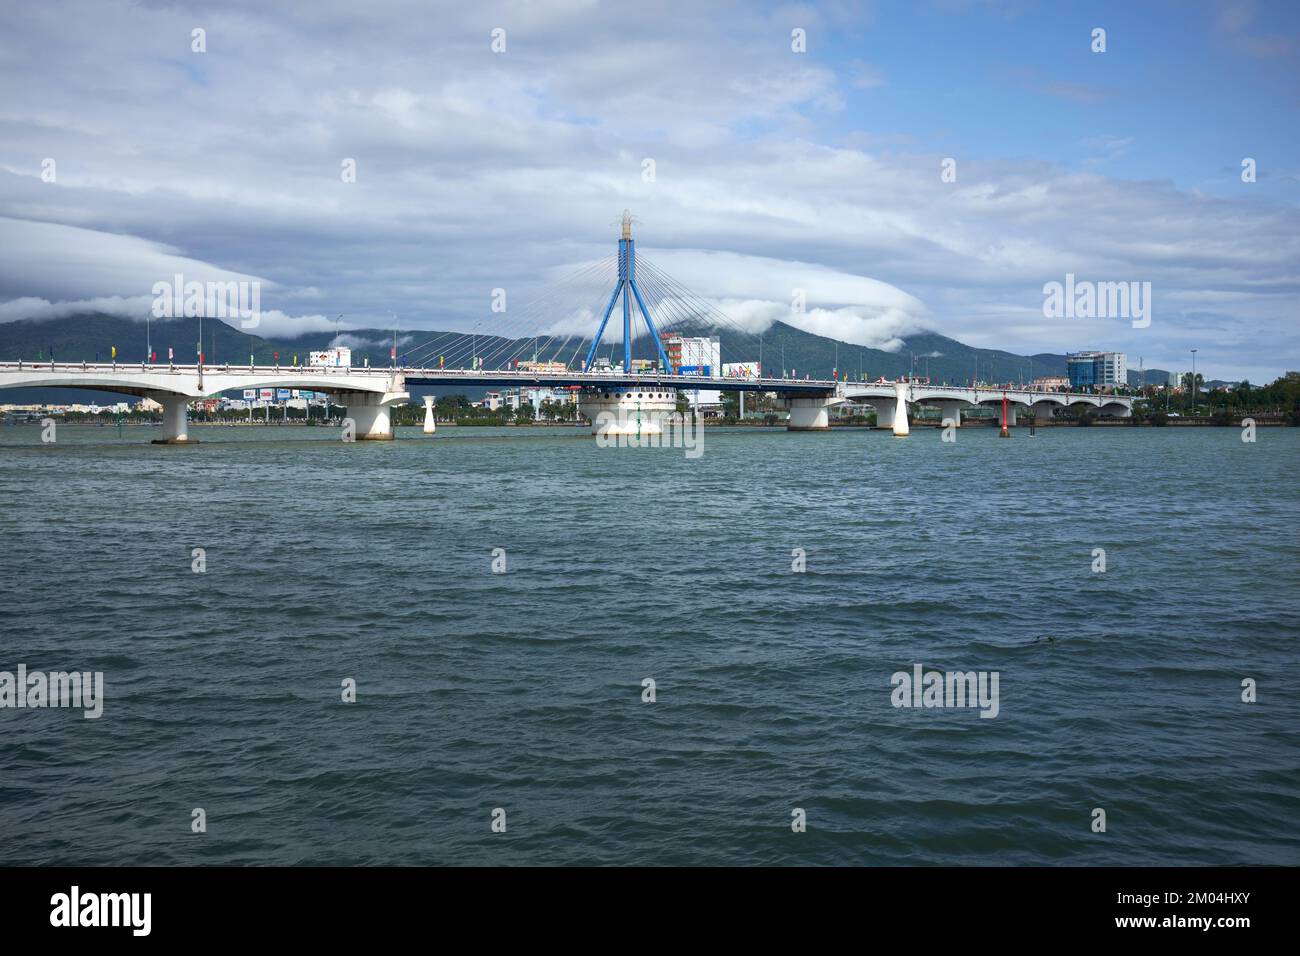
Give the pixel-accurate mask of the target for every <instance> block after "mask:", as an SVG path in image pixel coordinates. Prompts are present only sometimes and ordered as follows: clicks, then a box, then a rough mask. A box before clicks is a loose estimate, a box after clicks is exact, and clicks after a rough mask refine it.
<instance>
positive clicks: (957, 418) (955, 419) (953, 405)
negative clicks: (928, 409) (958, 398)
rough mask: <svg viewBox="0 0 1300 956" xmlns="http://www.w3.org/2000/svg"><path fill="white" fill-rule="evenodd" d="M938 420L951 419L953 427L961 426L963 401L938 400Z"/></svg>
mask: <svg viewBox="0 0 1300 956" xmlns="http://www.w3.org/2000/svg"><path fill="white" fill-rule="evenodd" d="M938 404H939V418H940V420H945V419H951V420H952V424H953V427H954V428H961V408H962V406H963V405H965V404H966V403H965V402H939V403H938Z"/></svg>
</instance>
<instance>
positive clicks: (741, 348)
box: [0, 212, 1132, 444]
mask: <svg viewBox="0 0 1300 956" xmlns="http://www.w3.org/2000/svg"><path fill="white" fill-rule="evenodd" d="M602 287H603V288H602ZM611 287H612V292H608V291H607V290H609V289H610V288H611ZM593 289H601V291H600V293H599V295H600V300H601V301H602V302H603V303H604V305H603V309H600V307H599V306H598V307H597V309H600V311H599V315H600V319H599V322H598V323H596V324H595V327H594V329H592V331H591V332H590V334H588V333H586V332H583V331H581V330H582V329H584V328H591V326H592V324H593V323H594V320H595V317H596V315H597V314H598V313H597V309H591V308H590V307H589V306H587V305H580V304H575V303H581V302H583V301H584V297H585V298H586V299H587V300H590V297H591V294H592V291H593ZM606 295H608V298H606ZM616 309H617V310H618V312H617V313H616V311H615V310H616ZM615 315H617V316H618V319H621V321H616V322H615V323H614V324H613V325H611V323H610V319H611V317H614V316H615ZM480 330H481V331H480ZM607 331H608V333H609V334H606V333H607ZM669 331H671V334H672V336H673V338H671V339H670V338H669V337H668V336H669ZM480 336H481V337H482V342H481V343H480ZM699 337H703V338H704V339H705V340H706V342H707V345H708V350H709V359H708V362H707V364H705V365H702V364H701V363H699V362H698V361H697V360H696V361H692V363H691V364H690V365H689V366H688V365H687V363H686V362H685V361H682V355H680V354H679V355H678V360H677V361H675V360H674V358H673V357H672V354H671V353H672V352H673V347H672V343H682V342H684V341H690V340H692V339H698V338H699ZM530 339H531V341H530ZM480 346H481V347H480ZM530 346H531V349H530ZM616 346H617V347H618V351H619V352H621V356H620V359H621V360H620V361H619V362H618V363H617V364H615V363H614V361H613V359H614V357H615V347H616ZM604 347H608V354H607V355H606V356H602V355H601V350H602V348H604ZM679 347H680V346H679ZM526 353H530V357H529V358H528V359H527V360H524V359H523V358H522V356H523V355H524V354H526ZM728 360H729V361H728ZM761 362H762V339H761V337H760V336H758V335H757V334H756V333H755V332H754V331H753V330H750V329H746V328H744V327H743V326H742V325H741V324H740V323H738V322H737V321H736V320H734V319H733V318H732V317H730V316H728V315H727V314H725V313H724V312H722V311H721V310H719V309H718V308H717V307H716V306H714V305H713V304H712V303H710V302H708V301H707V300H705V299H704V298H702V297H701V296H699V295H696V294H695V293H694V292H692V291H691V290H689V289H688V288H686V287H685V286H683V285H682V284H681V283H680V282H677V281H676V280H674V279H673V278H672V277H671V276H669V275H668V274H667V273H665V272H664V271H663V270H661V269H659V268H657V267H656V266H654V265H653V264H652V263H650V262H647V261H646V260H645V259H642V258H639V257H638V256H637V253H636V245H635V241H634V240H633V238H632V219H631V216H630V215H629V214H628V213H626V212H624V214H623V220H622V235H621V237H620V239H619V246H618V253H617V255H616V256H613V257H609V258H606V259H603V260H600V261H598V262H593V263H588V264H587V265H585V266H583V267H582V268H580V269H579V270H577V271H576V272H575V273H572V274H571V275H570V276H568V277H566V278H565V279H564V280H562V281H560V282H557V283H554V284H552V285H551V286H550V287H548V288H547V289H546V291H545V292H544V293H543V294H542V295H541V296H539V297H537V298H536V299H534V300H533V301H532V302H530V303H528V304H527V305H526V306H525V307H524V308H523V309H522V310H517V311H516V312H514V313H506V312H502V313H500V314H495V315H494V316H493V317H492V318H491V319H485V320H483V321H482V322H480V323H479V324H478V325H477V326H475V327H474V329H473V330H471V331H470V332H468V333H466V332H458V333H445V334H443V335H441V336H437V337H435V338H433V339H431V340H429V341H426V342H423V343H420V344H418V345H416V346H414V347H411V348H408V349H406V350H405V351H404V352H402V353H401V354H400V355H399V354H398V352H397V349H396V347H394V350H393V355H392V364H391V365H390V366H389V367H387V368H378V367H373V368H372V367H366V368H350V367H337V366H328V367H325V366H322V367H317V366H297V365H293V366H282V365H270V366H268V365H260V366H259V365H253V364H249V365H247V366H243V365H234V364H230V363H226V364H222V365H211V364H208V365H205V364H202V363H201V361H200V362H198V363H196V364H193V365H173V364H171V363H168V364H167V365H159V364H157V363H148V362H146V363H139V364H130V365H128V364H123V363H117V362H110V363H103V362H96V363H87V362H80V363H77V362H55V361H53V360H51V361H49V362H38V363H31V362H22V361H17V362H0V389H5V388H20V387H27V388H31V387H61V388H85V389H94V390H103V391H113V392H122V393H125V394H130V395H141V396H147V397H150V398H152V399H154V400H156V401H158V402H159V403H160V404H161V405H162V406H163V410H164V415H163V417H164V437H163V439H161V440H160V443H167V444H182V443H186V442H188V441H190V438H189V430H188V406H189V402H191V401H193V400H194V399H199V398H208V397H212V396H216V395H220V394H223V393H226V392H232V391H240V390H243V389H250V388H255V389H261V388H297V389H308V390H311V391H315V392H325V393H329V394H332V395H334V396H335V397H336V399H337V402H338V404H340V405H343V406H345V407H346V408H347V417H348V418H350V419H351V420H352V422H353V424H354V426H355V429H354V434H355V437H356V438H357V439H362V440H367V439H369V440H384V439H391V438H392V437H393V429H392V423H391V415H390V409H391V408H392V406H393V405H396V404H399V403H404V402H406V401H408V400H409V399H410V392H409V391H408V389H409V387H410V386H412V385H421V386H440V387H475V388H477V387H487V388H498V387H511V386H517V387H529V386H532V387H550V388H569V389H574V390H576V391H577V392H578V399H579V407H580V410H581V411H582V413H583V415H584V416H585V417H587V418H588V419H589V420H590V421H592V423H593V425H596V424H597V423H598V422H599V423H600V426H599V427H600V429H601V430H602V431H603V432H605V433H615V434H617V433H620V432H627V433H635V434H638V435H639V434H646V433H654V432H656V431H658V430H659V429H660V427H661V425H662V423H663V421H664V420H665V419H666V418H667V416H669V415H670V414H671V413H672V412H674V411H675V409H676V405H677V394H678V392H679V391H680V390H688V391H691V390H698V389H707V390H710V391H714V390H716V391H739V392H746V391H748V392H769V393H775V394H776V395H777V396H778V397H779V398H780V399H781V400H782V402H783V403H784V405H785V407H786V408H788V409H789V413H790V417H789V424H788V427H789V428H790V429H791V430H796V431H797V430H808V431H811V430H821V429H825V428H828V427H829V424H830V422H829V409H830V408H831V407H832V406H834V405H836V404H839V403H843V402H859V403H864V404H870V405H872V406H874V407H875V409H876V414H877V424H878V425H879V427H884V428H890V429H891V430H892V431H893V433H894V434H895V435H906V434H908V431H909V426H908V419H909V408H910V406H911V405H913V404H917V403H924V404H937V405H939V406H940V408H941V409H942V410H943V413H944V417H945V418H949V419H952V420H953V421H954V423H955V424H960V421H961V414H960V412H961V409H962V408H963V407H967V406H979V405H1000V406H1001V407H1002V409H1003V419H1004V424H1005V425H1013V424H1015V420H1016V409H1017V408H1023V409H1028V410H1030V411H1031V412H1032V413H1033V414H1034V415H1035V417H1042V416H1044V415H1046V416H1048V417H1050V414H1051V411H1052V410H1053V409H1054V408H1057V407H1061V406H1070V405H1076V404H1083V405H1091V406H1094V407H1096V408H1098V409H1099V411H1100V412H1101V414H1103V415H1113V416H1120V417H1128V416H1129V415H1131V414H1132V399H1129V398H1127V397H1124V396H1112V395H1092V394H1081V393H1062V392H1052V391H1034V390H1029V389H1023V388H1021V389H1014V388H1006V389H1003V388H983V387H974V386H972V387H970V388H963V387H953V386H942V385H932V384H930V383H928V382H916V381H907V380H900V381H896V382H884V381H881V382H854V381H846V380H844V379H842V378H836V379H830V380H826V379H820V380H817V379H810V378H804V379H796V378H793V377H787V376H786V375H785V374H784V370H783V374H782V376H781V377H772V376H766V375H763V374H762V371H763V370H762V368H761ZM714 364H717V365H718V366H728V365H729V366H732V367H735V366H740V365H747V366H748V370H747V371H746V372H745V374H736V375H723V374H721V372H722V369H721V368H714V367H712V366H713V365H714ZM426 423H427V424H429V425H431V423H432V410H431V399H429V398H426Z"/></svg>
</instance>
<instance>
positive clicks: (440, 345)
mask: <svg viewBox="0 0 1300 956" xmlns="http://www.w3.org/2000/svg"><path fill="white" fill-rule="evenodd" d="M202 328H203V332H202V334H203V350H204V353H205V355H204V359H205V361H206V362H207V363H208V364H224V363H226V362H230V363H239V364H243V363H247V362H248V361H249V360H250V357H251V359H252V361H254V362H256V363H257V364H259V365H260V364H270V363H272V362H274V361H275V356H276V353H277V352H278V353H279V361H280V362H281V364H285V365H288V364H292V362H293V360H294V357H295V356H297V358H298V361H299V362H300V363H304V364H305V363H306V361H307V353H308V352H309V351H312V350H316V349H323V348H326V347H328V346H329V345H330V343H331V342H332V341H333V340H334V339H335V337H336V335H337V334H338V333H335V332H317V333H309V334H306V335H302V336H299V337H298V338H294V339H267V338H263V337H262V336H259V335H256V334H253V332H245V331H242V330H240V329H238V328H236V327H234V326H231V325H227V324H226V323H224V322H221V321H217V320H211V319H208V320H204V321H203V323H202ZM679 328H680V330H681V331H683V332H685V333H687V334H689V333H691V332H692V331H693V330H692V329H690V328H683V327H679ZM253 331H254V332H255V330H253ZM344 334H345V335H347V336H348V337H349V339H350V340H351V341H354V342H358V343H362V344H354V345H353V362H354V364H357V365H360V364H363V363H364V362H365V360H366V359H367V358H368V359H369V360H370V362H371V364H373V365H387V364H388V362H389V348H390V346H389V344H388V343H389V342H390V341H391V338H392V332H391V331H389V330H385V329H352V330H348V331H347V332H346V333H344ZM469 339H470V336H469V335H467V334H465V333H442V332H437V331H418V330H403V331H401V332H399V342H400V344H399V346H398V353H399V358H402V359H409V360H411V361H413V362H420V361H425V362H427V363H428V364H430V365H436V364H437V357H438V355H439V354H444V355H448V354H452V355H461V354H464V355H468V353H469V351H470V349H469ZM544 341H545V340H543V343H544ZM146 342H148V343H150V344H151V345H152V348H153V350H154V351H155V352H156V353H157V354H158V358H159V361H160V362H166V360H167V350H168V348H169V347H170V348H171V349H173V350H174V354H175V357H176V361H177V363H185V364H189V363H192V362H193V361H194V358H195V354H196V352H197V347H198V342H199V320H198V319H192V318H191V319H171V320H164V321H153V322H150V323H149V324H148V327H147V328H146V323H144V322H137V321H134V320H131V319H124V318H120V317H118V316H112V315H104V314H87V315H77V316H70V317H67V318H61V319H49V320H40V321H38V320H26V321H18V322H7V323H4V324H0V359H4V360H13V359H18V358H22V359H23V360H25V361H39V360H44V361H49V359H50V357H51V354H53V357H54V358H55V359H56V360H58V361H61V362H67V361H82V360H84V361H88V362H89V361H94V360H95V359H96V357H98V358H99V360H100V361H108V360H109V356H110V354H111V350H112V348H113V347H114V346H116V347H117V360H118V361H119V362H122V363H136V362H140V361H143V360H144V359H145V357H146V355H147V349H146ZM430 342H436V344H434V345H433V346H432V347H431V348H426V347H424V346H425V345H426V343H430ZM474 344H475V347H476V351H477V354H479V355H487V356H491V355H493V353H496V354H497V355H498V356H500V358H501V359H503V358H505V357H506V356H509V355H514V354H519V355H521V356H523V357H531V355H532V351H533V343H532V340H531V339H529V340H517V341H506V340H504V339H499V338H495V337H490V336H481V335H480V336H475V343H474ZM576 345H577V343H575V342H570V343H568V345H566V346H565V347H564V348H561V347H560V343H558V342H556V343H553V345H552V346H551V347H550V348H543V349H542V351H541V357H542V358H544V359H553V358H554V359H558V360H560V361H569V360H571V359H572V358H573V355H574V350H575V348H576ZM608 351H609V347H608V346H607V345H606V346H602V350H601V354H608ZM722 351H723V361H724V362H732V361H756V360H758V359H759V356H760V352H761V355H762V361H763V366H764V369H765V371H766V372H767V374H769V375H779V374H781V369H782V362H783V361H784V368H785V369H786V370H787V371H792V372H793V374H795V375H797V377H799V378H803V377H804V376H805V375H808V376H811V377H812V378H830V377H831V374H832V370H833V369H836V368H838V370H839V373H840V375H841V377H844V376H848V377H850V378H853V379H857V378H858V377H859V376H860V375H863V376H865V377H866V378H867V379H876V378H880V377H881V376H884V377H885V378H890V379H892V378H897V377H898V376H900V375H908V374H915V375H918V376H925V375H928V376H929V377H930V378H931V379H933V380H935V381H941V382H952V383H963V384H964V383H968V382H970V381H971V380H972V379H974V378H977V377H978V379H979V380H980V381H984V382H1021V381H1025V382H1028V381H1030V380H1032V379H1035V378H1039V377H1041V376H1045V375H1052V376H1059V375H1064V374H1065V356H1064V355H1052V354H1038V355H1029V356H1024V355H1016V354H1014V353H1012V352H1005V351H1001V350H996V349H980V348H973V347H971V346H968V345H964V344H962V343H961V342H958V341H957V340H955V339H950V338H948V337H947V336H943V335H939V334H937V333H933V332H924V333H919V334H916V335H912V336H909V337H908V338H906V339H905V340H904V344H903V347H902V348H901V349H900V350H899V351H897V352H886V351H882V350H880V349H872V348H866V347H864V346H859V345H849V344H847V343H843V342H840V343H837V342H836V341H835V340H834V339H831V338H826V337H824V336H820V335H813V334H811V333H808V332H804V331H802V330H800V329H796V328H794V327H793V326H790V325H787V324H785V323H782V322H777V323H776V324H774V325H773V326H772V327H771V328H769V329H768V330H767V331H766V332H765V333H764V334H763V336H762V340H761V344H760V340H759V338H758V337H757V336H741V335H739V334H737V335H731V336H728V335H725V334H724V335H723V336H722ZM651 353H652V346H651V343H650V342H649V340H648V339H645V338H643V339H640V340H638V341H637V343H636V345H635V348H634V354H635V355H636V356H637V357H643V358H650V357H651ZM615 359H616V360H617V356H615ZM499 361H500V360H499V359H495V360H490V361H489V362H488V365H489V367H492V366H495V365H498V364H499ZM837 362H838V365H837ZM456 364H463V362H457V363H456ZM1167 374H1168V373H1166V372H1163V371H1161V370H1159V369H1148V370H1147V372H1146V375H1147V381H1148V382H1154V383H1160V382H1163V381H1164V380H1165V379H1166V377H1167ZM1129 380H1130V383H1136V382H1138V381H1139V380H1140V376H1139V375H1138V373H1137V372H1130V373H1129ZM36 391H39V392H40V396H41V397H35V392H36ZM55 392H57V393H58V396H57V397H54V393H55ZM19 393H22V396H21V397H20V394H19ZM90 394H91V393H88V392H85V391H81V390H66V389H59V390H52V389H41V390H31V389H19V390H10V391H9V392H8V394H7V395H6V396H5V398H4V400H5V401H10V402H36V401H76V400H81V401H85V400H87V399H88V397H89V395H90Z"/></svg>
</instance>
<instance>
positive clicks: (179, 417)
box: [149, 392, 198, 445]
mask: <svg viewBox="0 0 1300 956" xmlns="http://www.w3.org/2000/svg"><path fill="white" fill-rule="evenodd" d="M149 397H150V398H152V399H153V400H154V401H155V402H159V403H160V404H161V405H162V407H163V437H162V438H155V439H154V440H153V443H154V444H155V445H194V444H197V443H198V440H197V439H194V438H190V435H189V426H190V399H189V398H188V397H187V396H185V395H176V394H173V393H171V392H155V393H154V394H152V395H150V396H149Z"/></svg>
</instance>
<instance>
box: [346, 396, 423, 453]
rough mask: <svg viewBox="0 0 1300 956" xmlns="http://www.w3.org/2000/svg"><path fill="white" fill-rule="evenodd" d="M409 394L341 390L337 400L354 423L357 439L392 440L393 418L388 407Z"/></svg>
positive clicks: (405, 398)
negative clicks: (344, 407)
mask: <svg viewBox="0 0 1300 956" xmlns="http://www.w3.org/2000/svg"><path fill="white" fill-rule="evenodd" d="M410 397H411V396H410V395H409V394H408V393H407V392H406V391H400V392H399V391H389V392H341V393H339V402H340V403H341V404H342V405H344V406H346V408H347V414H346V417H347V418H350V419H352V421H353V422H354V423H355V424H356V431H355V433H354V435H353V437H354V438H355V439H356V440H357V441H392V440H393V419H392V413H391V411H390V409H391V408H392V406H393V405H395V404H397V403H398V402H402V401H406V400H407V399H409V398H410Z"/></svg>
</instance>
